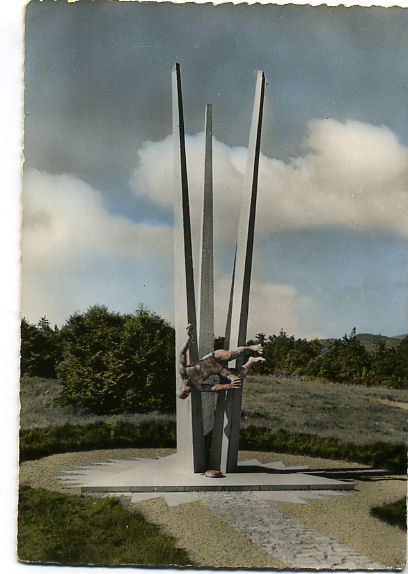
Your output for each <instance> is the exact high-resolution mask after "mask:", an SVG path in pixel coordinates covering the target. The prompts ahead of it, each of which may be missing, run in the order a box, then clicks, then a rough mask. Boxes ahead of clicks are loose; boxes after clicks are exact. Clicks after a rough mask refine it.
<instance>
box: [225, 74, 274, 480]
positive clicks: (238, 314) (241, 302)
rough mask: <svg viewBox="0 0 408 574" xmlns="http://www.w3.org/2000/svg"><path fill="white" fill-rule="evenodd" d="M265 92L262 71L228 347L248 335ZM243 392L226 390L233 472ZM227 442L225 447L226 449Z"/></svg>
mask: <svg viewBox="0 0 408 574" xmlns="http://www.w3.org/2000/svg"><path fill="white" fill-rule="evenodd" d="M264 95H265V76H264V73H263V72H258V74H257V81H256V89H255V100H254V108H253V114H252V123H251V133H250V138H249V145H248V160H247V169H246V176H245V180H244V188H243V194H242V201H241V211H240V218H239V225H238V239H237V252H236V269H235V281H234V292H233V296H232V312H231V337H230V349H234V348H236V347H239V346H242V345H245V344H246V338H247V324H248V310H249V294H250V286H251V271H252V253H253V244H254V231H255V214H256V200H257V191H258V169H259V155H260V148H261V129H262V116H263V103H264ZM241 365H242V361H241V362H240V363H238V361H237V365H236V366H237V367H240V366H241ZM242 391H243V389H242V388H241V389H236V390H233V391H229V392H228V393H227V405H226V416H227V419H228V425H227V427H226V429H225V434H224V436H225V437H226V438H225V439H224V445H223V456H222V461H221V468H222V469H223V470H224V469H225V470H226V471H227V472H232V471H234V470H235V468H236V466H237V462H238V449H239V430H240V420H241V406H242ZM226 441H227V444H226ZM227 445H228V447H227V448H225V447H226V446H227Z"/></svg>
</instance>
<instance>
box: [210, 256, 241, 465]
mask: <svg viewBox="0 0 408 574" xmlns="http://www.w3.org/2000/svg"><path fill="white" fill-rule="evenodd" d="M236 258H237V252H236V250H235V257H234V268H233V271H232V280H231V290H230V298H229V305H228V313H227V322H226V325H225V340H224V349H229V342H230V337H231V315H232V299H233V296H234V282H235V263H236ZM226 408H227V391H218V392H217V398H216V408H215V414H214V430H213V434H212V443H211V451H210V465H209V466H210V468H212V469H214V470H219V469H221V468H223V469H225V468H226V466H225V465H226V460H227V458H226V457H227V451H228V438H227V435H226V434H225V435H224V426H225V418H226ZM223 451H224V456H223ZM221 461H223V464H222V463H221Z"/></svg>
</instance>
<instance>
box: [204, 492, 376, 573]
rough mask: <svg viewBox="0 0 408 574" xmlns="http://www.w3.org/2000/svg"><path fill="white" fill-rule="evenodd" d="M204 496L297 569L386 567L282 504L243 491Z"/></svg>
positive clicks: (213, 507) (223, 515)
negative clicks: (292, 514)
mask: <svg viewBox="0 0 408 574" xmlns="http://www.w3.org/2000/svg"><path fill="white" fill-rule="evenodd" d="M200 499H201V500H202V501H203V502H204V503H205V504H207V505H208V506H209V507H210V508H211V510H213V511H214V512H216V513H217V514H218V515H219V516H221V518H223V519H224V520H225V521H226V522H227V523H228V524H230V525H231V526H233V527H234V528H236V529H237V530H239V532H241V534H243V535H244V536H245V537H247V538H250V539H251V540H252V541H253V542H254V543H255V544H257V545H258V546H261V547H262V548H264V549H265V550H266V551H267V552H270V553H271V554H272V555H273V556H275V557H276V558H278V559H279V560H281V561H282V562H283V563H284V564H287V565H288V566H289V567H291V568H294V569H301V570H305V569H306V570H307V569H319V570H327V569H329V570H330V569H336V570H375V571H378V570H384V569H385V567H384V565H382V564H380V563H379V562H376V561H375V560H373V559H372V558H368V557H367V556H363V555H362V554H359V553H358V552H356V551H355V550H353V549H351V548H349V547H348V546H346V545H345V544H343V543H342V542H340V540H338V539H337V538H335V537H334V536H332V535H331V534H327V535H323V534H319V533H318V532H317V531H316V530H314V529H313V528H310V527H309V526H306V525H305V524H303V522H301V521H300V520H297V519H296V518H294V517H292V516H291V515H290V514H288V513H286V512H284V511H283V510H281V509H280V507H279V502H277V501H274V500H267V499H265V498H263V497H262V496H254V493H252V494H249V495H248V494H246V493H245V494H243V493H236V492H235V493H220V494H217V493H200Z"/></svg>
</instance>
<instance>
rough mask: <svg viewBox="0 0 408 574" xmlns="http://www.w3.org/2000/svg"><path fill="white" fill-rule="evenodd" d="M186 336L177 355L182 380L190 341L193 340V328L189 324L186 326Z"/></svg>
mask: <svg viewBox="0 0 408 574" xmlns="http://www.w3.org/2000/svg"><path fill="white" fill-rule="evenodd" d="M187 335H188V337H187V341H186V342H185V344H184V346H183V348H182V349H181V351H180V354H179V370H180V374H181V376H182V377H183V378H184V377H185V369H186V367H187V351H188V347H189V345H190V343H191V339H192V338H193V327H192V325H190V323H189V324H188V325H187Z"/></svg>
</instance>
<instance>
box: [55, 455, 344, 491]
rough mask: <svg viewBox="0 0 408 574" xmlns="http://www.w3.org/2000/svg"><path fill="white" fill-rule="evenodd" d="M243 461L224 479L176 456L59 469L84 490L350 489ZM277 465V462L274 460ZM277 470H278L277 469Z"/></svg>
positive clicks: (66, 481)
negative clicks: (192, 468) (189, 467)
mask: <svg viewBox="0 0 408 574" xmlns="http://www.w3.org/2000/svg"><path fill="white" fill-rule="evenodd" d="M249 462H250V463H251V464H248V462H247V463H246V464H240V466H239V467H238V468H240V467H241V468H242V469H243V470H244V469H245V470H246V472H234V473H230V474H227V476H225V477H224V478H217V479H214V478H207V477H205V476H204V475H203V474H191V473H189V472H186V471H185V470H184V467H183V466H181V465H180V461H179V459H178V458H177V455H170V456H168V457H162V458H156V459H139V460H133V461H130V460H125V461H124V462H123V464H122V463H121V461H119V460H115V461H107V462H104V463H100V462H99V463H95V464H87V465H80V466H77V467H74V468H72V469H65V470H63V471H61V472H60V479H61V480H62V481H63V482H64V484H65V485H66V486H72V487H74V486H75V487H81V489H82V492H83V493H86V492H88V491H92V492H97V491H98V490H99V491H103V492H128V491H129V492H188V491H212V492H214V491H241V490H242V491H247V490H254V491H258V490H265V491H268V490H289V491H293V490H296V491H297V490H327V489H329V490H351V489H353V488H354V485H353V483H352V482H350V481H344V480H343V481H340V480H334V479H331V478H326V477H322V476H317V475H313V474H310V473H307V474H306V473H304V472H300V471H299V468H298V467H289V468H288V467H286V468H281V464H282V463H281V464H280V465H277V466H278V467H279V470H277V469H276V468H274V467H273V466H271V464H270V463H269V464H267V465H264V467H263V468H264V470H265V471H266V472H248V470H249V468H250V467H251V466H256V467H257V469H258V470H262V466H261V463H260V462H259V461H257V460H256V459H254V460H252V461H249ZM272 464H275V463H272ZM274 471H275V472H274Z"/></svg>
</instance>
